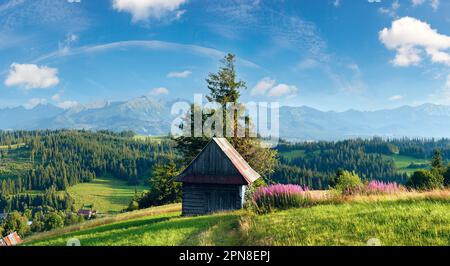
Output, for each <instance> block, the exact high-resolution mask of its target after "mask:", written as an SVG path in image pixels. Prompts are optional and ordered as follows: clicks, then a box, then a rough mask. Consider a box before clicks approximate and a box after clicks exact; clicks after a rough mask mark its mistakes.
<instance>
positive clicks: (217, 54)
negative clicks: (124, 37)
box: [34, 40, 260, 68]
mask: <svg viewBox="0 0 450 266" xmlns="http://www.w3.org/2000/svg"><path fill="white" fill-rule="evenodd" d="M124 48H142V49H148V50H155V51H174V52H179V51H183V52H184V53H186V52H187V53H191V54H195V55H201V56H206V57H210V58H214V59H222V58H223V57H224V56H225V55H226V54H227V53H226V52H223V51H220V50H216V49H213V48H209V47H204V46H198V45H193V44H180V43H175V42H164V41H156V40H133V41H120V42H112V43H106V44H99V45H90V46H83V47H79V48H73V49H68V50H65V51H61V50H59V49H58V50H56V51H54V52H51V53H49V54H45V55H43V56H41V57H39V58H37V59H35V60H34V62H40V61H43V60H48V59H52V58H60V57H66V56H74V55H79V54H89V53H100V52H106V51H111V50H121V49H124ZM236 61H237V63H238V64H241V65H243V66H245V67H251V68H260V66H258V65H257V64H255V63H253V62H251V61H248V60H245V59H242V58H239V57H238V58H237V60H236Z"/></svg>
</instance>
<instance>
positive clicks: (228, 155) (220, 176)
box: [176, 138, 260, 215]
mask: <svg viewBox="0 0 450 266" xmlns="http://www.w3.org/2000/svg"><path fill="white" fill-rule="evenodd" d="M259 177H260V175H259V174H258V173H257V172H256V171H255V170H253V169H252V168H251V167H250V166H249V165H248V163H247V162H246V161H245V160H244V158H242V156H241V155H240V154H239V153H238V152H237V151H236V150H235V149H234V148H233V146H232V145H231V144H230V143H229V142H228V141H227V139H225V138H213V139H212V140H211V141H210V142H209V143H208V144H207V145H206V146H205V147H204V148H203V150H202V151H201V152H200V154H199V155H198V156H197V157H196V158H195V159H194V160H193V161H192V162H191V163H190V164H189V166H188V167H187V168H186V169H185V170H184V171H183V172H182V173H181V174H180V176H178V177H177V179H176V180H177V181H179V182H182V183H183V207H182V212H183V215H201V214H207V213H212V212H216V211H222V210H236V209H240V208H242V206H243V205H244V200H245V191H246V188H247V186H248V185H250V184H252V183H253V182H254V181H255V180H256V179H258V178H259Z"/></svg>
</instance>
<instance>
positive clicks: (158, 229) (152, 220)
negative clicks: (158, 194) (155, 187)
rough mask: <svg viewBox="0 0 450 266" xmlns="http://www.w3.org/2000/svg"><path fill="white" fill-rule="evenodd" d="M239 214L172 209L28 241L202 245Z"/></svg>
mask: <svg viewBox="0 0 450 266" xmlns="http://www.w3.org/2000/svg"><path fill="white" fill-rule="evenodd" d="M237 217H238V216H237V215H236V214H216V215H211V216H198V217H180V212H169V213H164V214H156V215H151V216H148V217H143V218H136V219H130V220H125V221H120V222H114V223H110V224H106V225H102V226H98V227H93V228H89V229H85V230H80V231H76V232H72V233H67V234H63V235H60V236H54V237H50V238H48V239H45V240H36V241H33V242H30V243H25V245H34V246H64V245H66V242H67V240H68V239H70V238H77V239H79V240H80V242H81V244H82V245H84V246H182V245H187V246H192V245H202V244H203V243H204V242H203V241H204V239H206V238H207V237H206V236H205V235H204V234H205V232H208V230H209V229H210V228H214V226H216V225H220V224H231V223H233V221H236V220H237ZM208 237H211V238H213V237H214V239H216V238H217V237H218V236H217V234H214V236H208ZM228 238H229V236H228ZM221 239H224V238H223V237H221Z"/></svg>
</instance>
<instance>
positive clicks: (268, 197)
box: [253, 185, 309, 213]
mask: <svg viewBox="0 0 450 266" xmlns="http://www.w3.org/2000/svg"><path fill="white" fill-rule="evenodd" d="M308 191H309V189H308V187H302V186H299V185H271V186H267V187H260V188H258V189H257V190H256V191H255V193H254V194H253V202H254V203H255V205H256V208H257V210H258V212H261V213H266V212H270V211H272V210H273V209H287V208H291V207H301V206H305V205H306V204H307V203H308V200H309V195H308V193H307V192H308Z"/></svg>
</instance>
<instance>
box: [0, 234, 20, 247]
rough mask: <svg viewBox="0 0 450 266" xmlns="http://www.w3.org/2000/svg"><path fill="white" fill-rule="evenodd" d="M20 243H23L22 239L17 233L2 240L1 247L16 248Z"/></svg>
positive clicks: (0, 239) (0, 240) (0, 241)
mask: <svg viewBox="0 0 450 266" xmlns="http://www.w3.org/2000/svg"><path fill="white" fill-rule="evenodd" d="M20 243H22V239H21V238H20V236H19V235H18V234H17V233H16V232H14V233H11V234H9V235H7V236H5V237H3V238H0V246H15V245H18V244H20Z"/></svg>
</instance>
